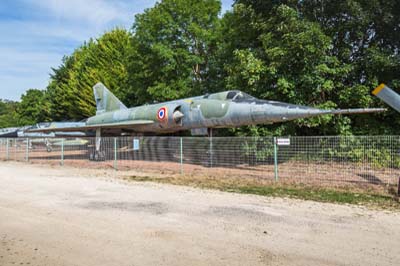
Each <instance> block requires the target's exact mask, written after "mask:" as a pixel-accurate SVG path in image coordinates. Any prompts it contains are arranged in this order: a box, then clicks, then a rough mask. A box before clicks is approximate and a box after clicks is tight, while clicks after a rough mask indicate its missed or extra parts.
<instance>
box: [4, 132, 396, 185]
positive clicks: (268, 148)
mask: <svg viewBox="0 0 400 266" xmlns="http://www.w3.org/2000/svg"><path fill="white" fill-rule="evenodd" d="M95 142H96V140H95V138H76V139H50V138H49V139H40V138H32V139H21V138H19V139H0V160H13V161H29V162H45V163H56V164H61V165H64V164H67V165H75V166H82V167H113V168H115V169H119V170H125V169H127V170H129V169H135V170H138V171H144V172H151V173H167V174H183V175H192V176H214V177H218V178H225V177H239V178H256V179H260V180H264V181H271V182H281V183H301V184H310V185H320V186H357V187H371V186H372V187H387V186H397V184H398V180H399V177H400V136H332V137H325V136H324V137H287V138H276V137H214V138H204V137H118V138H102V142H101V154H102V157H101V161H99V160H94V158H95V156H93V155H94V151H95Z"/></svg>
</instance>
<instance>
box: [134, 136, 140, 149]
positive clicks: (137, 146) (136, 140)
mask: <svg viewBox="0 0 400 266" xmlns="http://www.w3.org/2000/svg"><path fill="white" fill-rule="evenodd" d="M133 150H134V151H138V150H139V139H133Z"/></svg>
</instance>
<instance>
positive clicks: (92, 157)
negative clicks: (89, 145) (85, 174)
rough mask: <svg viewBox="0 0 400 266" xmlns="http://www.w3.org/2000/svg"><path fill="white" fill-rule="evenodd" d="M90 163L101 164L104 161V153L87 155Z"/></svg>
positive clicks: (98, 152) (96, 152)
mask: <svg viewBox="0 0 400 266" xmlns="http://www.w3.org/2000/svg"><path fill="white" fill-rule="evenodd" d="M89 160H90V161H96V162H101V161H105V160H106V155H105V152H104V151H95V152H92V153H90V155H89Z"/></svg>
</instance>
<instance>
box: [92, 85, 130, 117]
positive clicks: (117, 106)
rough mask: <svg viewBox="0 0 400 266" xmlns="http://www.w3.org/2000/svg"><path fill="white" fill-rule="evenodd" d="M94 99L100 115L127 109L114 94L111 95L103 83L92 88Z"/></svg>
mask: <svg viewBox="0 0 400 266" xmlns="http://www.w3.org/2000/svg"><path fill="white" fill-rule="evenodd" d="M93 93H94V99H95V101H96V107H97V112H96V114H97V115H98V114H101V113H105V112H110V111H116V110H124V109H128V108H127V107H126V106H125V105H124V104H123V103H122V102H121V101H120V100H119V99H118V98H117V97H115V95H114V94H112V93H111V92H110V91H109V90H108V89H107V88H106V86H104V85H103V83H101V82H99V83H97V84H96V85H94V87H93Z"/></svg>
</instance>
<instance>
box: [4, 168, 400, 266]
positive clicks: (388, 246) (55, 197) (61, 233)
mask: <svg viewBox="0 0 400 266" xmlns="http://www.w3.org/2000/svg"><path fill="white" fill-rule="evenodd" d="M120 174H123V175H125V174H126V173H125V172H116V171H113V170H104V169H76V168H71V167H64V168H60V167H58V166H57V167H56V166H54V167H49V166H41V165H30V164H22V163H4V162H0V182H1V184H2V185H1V186H0V214H1V215H0V265H2V266H12V265H37V266H39V265H40V266H42V265H49V266H50V265H51V266H59V265H84V266H92V265H93V266H94V265H96V266H102V265H107V266H108V265H121V266H132V265H178V266H180V265H185V266H186V265H217V266H218V265H384V266H385V265H397V264H398V261H399V260H400V255H399V253H398V243H399V242H400V233H399V231H398V230H397V228H399V227H400V213H399V212H393V211H379V210H369V209H366V208H363V207H357V206H346V205H335V204H324V203H317V202H311V201H301V200H293V199H286V198H268V197H259V196H254V195H242V194H232V193H224V192H218V191H209V190H200V189H195V188H187V187H179V186H172V185H165V184H154V183H138V182H125V181H123V178H124V176H120ZM131 174H132V172H130V173H129V175H131Z"/></svg>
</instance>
